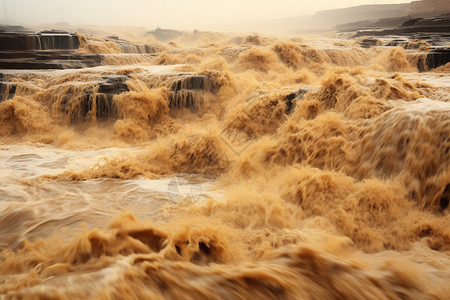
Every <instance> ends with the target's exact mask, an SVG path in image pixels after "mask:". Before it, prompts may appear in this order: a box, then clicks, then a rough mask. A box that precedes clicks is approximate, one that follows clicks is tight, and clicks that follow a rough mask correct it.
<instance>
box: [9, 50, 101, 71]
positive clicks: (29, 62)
mask: <svg viewBox="0 0 450 300" xmlns="http://www.w3.org/2000/svg"><path fill="white" fill-rule="evenodd" d="M102 62H103V58H102V56H101V55H99V54H80V53H76V52H74V51H70V50H60V51H57V50H56V51H3V52H0V68H1V69H77V68H85V67H96V66H100V65H102Z"/></svg>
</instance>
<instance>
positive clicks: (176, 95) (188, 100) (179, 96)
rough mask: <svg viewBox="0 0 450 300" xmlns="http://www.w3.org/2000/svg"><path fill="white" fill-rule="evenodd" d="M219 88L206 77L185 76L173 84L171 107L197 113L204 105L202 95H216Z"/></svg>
mask: <svg viewBox="0 0 450 300" xmlns="http://www.w3.org/2000/svg"><path fill="white" fill-rule="evenodd" d="M218 88H219V87H218V86H216V85H215V84H214V82H212V81H211V80H210V78H209V77H208V76H206V75H183V76H181V77H180V78H177V79H175V80H174V81H173V82H172V86H171V89H170V90H171V91H170V94H169V107H170V108H171V109H172V110H174V109H181V108H188V109H190V110H193V111H195V110H197V109H198V108H199V107H200V106H201V105H202V103H201V102H202V99H201V98H202V93H205V92H206V93H208V92H209V93H214V92H215V91H216V90H217V89H218Z"/></svg>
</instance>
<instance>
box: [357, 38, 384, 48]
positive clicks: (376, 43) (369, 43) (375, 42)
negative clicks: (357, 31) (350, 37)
mask: <svg viewBox="0 0 450 300" xmlns="http://www.w3.org/2000/svg"><path fill="white" fill-rule="evenodd" d="M359 44H360V45H361V47H363V48H370V47H373V46H380V45H381V41H379V40H377V39H364V40H362V41H361V42H360V43H359Z"/></svg>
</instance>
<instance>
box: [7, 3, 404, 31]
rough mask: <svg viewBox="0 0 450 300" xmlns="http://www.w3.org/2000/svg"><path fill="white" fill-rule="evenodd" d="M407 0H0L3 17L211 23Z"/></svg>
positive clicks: (191, 25) (153, 24)
mask: <svg viewBox="0 0 450 300" xmlns="http://www.w3.org/2000/svg"><path fill="white" fill-rule="evenodd" d="M375 2H376V3H377V4H386V3H406V2H411V1H408V0H406V1H405V0H376V1H375V0H335V1H332V0H156V1H154V0H0V3H1V13H0V24H1V23H3V24H4V23H12V22H14V23H16V24H24V25H27V24H30V25H32V24H41V23H54V22H69V23H70V24H94V25H126V26H145V27H149V28H154V27H156V26H160V27H162V28H177V29H194V28H198V29H214V28H217V27H219V26H220V25H221V24H230V23H236V22H243V21H244V22H245V21H253V20H264V19H273V18H283V17H294V16H302V15H307V14H313V13H314V12H316V11H319V10H325V9H331V8H342V7H348V6H352V5H363V4H374V3H375Z"/></svg>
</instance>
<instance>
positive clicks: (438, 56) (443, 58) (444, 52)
mask: <svg viewBox="0 0 450 300" xmlns="http://www.w3.org/2000/svg"><path fill="white" fill-rule="evenodd" d="M449 62H450V48H445V49H444V48H441V49H435V50H432V51H431V52H429V53H427V59H426V65H427V67H428V70H431V69H434V68H437V67H440V66H443V65H445V64H447V63H449Z"/></svg>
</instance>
